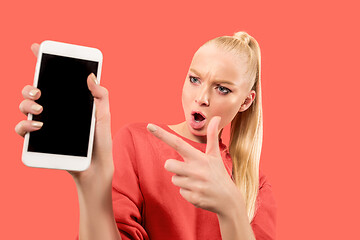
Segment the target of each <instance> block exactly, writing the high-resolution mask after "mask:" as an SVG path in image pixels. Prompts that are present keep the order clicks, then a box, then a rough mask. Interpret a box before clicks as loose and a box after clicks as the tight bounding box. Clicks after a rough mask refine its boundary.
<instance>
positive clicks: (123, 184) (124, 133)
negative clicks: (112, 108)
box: [112, 127, 149, 240]
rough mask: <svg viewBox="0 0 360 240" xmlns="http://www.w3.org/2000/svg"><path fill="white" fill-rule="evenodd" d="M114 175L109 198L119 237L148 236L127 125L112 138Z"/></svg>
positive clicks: (131, 141) (132, 143)
mask: <svg viewBox="0 0 360 240" xmlns="http://www.w3.org/2000/svg"><path fill="white" fill-rule="evenodd" d="M113 156H114V166H115V171H114V176H113V183H112V199H113V209H114V217H115V221H116V224H117V227H118V229H119V232H120V235H121V238H122V239H123V240H127V239H131V240H143V239H144V240H147V239H149V237H148V235H147V233H146V231H145V229H144V227H143V225H142V224H143V219H142V214H141V213H142V211H143V207H144V199H143V196H142V193H141V191H140V186H139V178H138V172H137V166H136V151H135V144H134V141H133V136H132V134H131V131H130V129H129V127H123V128H122V129H121V130H119V132H118V133H117V134H116V136H115V138H114V140H113Z"/></svg>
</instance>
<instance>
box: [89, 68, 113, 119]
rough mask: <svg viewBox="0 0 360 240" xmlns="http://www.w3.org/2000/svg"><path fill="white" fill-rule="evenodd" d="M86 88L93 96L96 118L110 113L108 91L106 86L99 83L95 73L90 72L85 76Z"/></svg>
mask: <svg viewBox="0 0 360 240" xmlns="http://www.w3.org/2000/svg"><path fill="white" fill-rule="evenodd" d="M87 84H88V88H89V90H90V92H91V94H92V96H93V97H94V102H95V105H96V119H97V120H99V119H101V118H103V117H104V116H108V115H110V108H109V92H108V90H107V89H106V88H104V87H102V86H100V85H99V81H98V80H97V78H96V76H95V74H93V73H91V74H90V75H89V76H88V78H87Z"/></svg>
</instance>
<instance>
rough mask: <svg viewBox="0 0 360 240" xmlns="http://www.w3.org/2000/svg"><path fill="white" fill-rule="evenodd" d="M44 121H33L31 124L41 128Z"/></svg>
mask: <svg viewBox="0 0 360 240" xmlns="http://www.w3.org/2000/svg"><path fill="white" fill-rule="evenodd" d="M43 124H44V123H42V122H31V126H33V127H37V128H41V127H42V125H43Z"/></svg>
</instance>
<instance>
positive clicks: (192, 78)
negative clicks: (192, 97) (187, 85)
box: [189, 76, 200, 84]
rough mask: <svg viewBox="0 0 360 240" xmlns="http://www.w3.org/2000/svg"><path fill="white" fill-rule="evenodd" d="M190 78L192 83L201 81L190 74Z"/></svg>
mask: <svg viewBox="0 0 360 240" xmlns="http://www.w3.org/2000/svg"><path fill="white" fill-rule="evenodd" d="M189 79H190V82H191V83H194V84H199V83H200V81H199V79H197V78H196V77H193V76H189Z"/></svg>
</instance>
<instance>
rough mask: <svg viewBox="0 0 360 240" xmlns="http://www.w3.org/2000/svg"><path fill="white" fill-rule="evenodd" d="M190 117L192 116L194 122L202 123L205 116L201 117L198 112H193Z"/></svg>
mask: <svg viewBox="0 0 360 240" xmlns="http://www.w3.org/2000/svg"><path fill="white" fill-rule="evenodd" d="M192 115H193V116H194V120H195V122H201V121H204V120H205V116H204V115H202V114H201V113H199V112H193V114H192Z"/></svg>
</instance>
